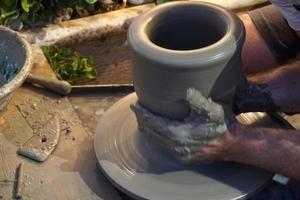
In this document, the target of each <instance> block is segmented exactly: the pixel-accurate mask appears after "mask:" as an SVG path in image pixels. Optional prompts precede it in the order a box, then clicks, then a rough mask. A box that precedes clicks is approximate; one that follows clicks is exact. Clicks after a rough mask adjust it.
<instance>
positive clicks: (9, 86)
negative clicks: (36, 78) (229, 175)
mask: <svg viewBox="0 0 300 200" xmlns="http://www.w3.org/2000/svg"><path fill="white" fill-rule="evenodd" d="M0 31H5V32H7V33H8V34H11V35H12V36H13V37H15V39H16V40H19V42H20V43H21V44H22V46H21V47H20V48H24V50H25V58H26V59H25V61H24V64H23V66H22V68H21V69H20V71H19V72H18V73H17V74H16V76H15V77H14V78H13V79H12V80H10V81H9V82H8V83H6V84H4V85H3V86H2V87H0V98H4V97H6V96H7V95H9V94H11V93H12V92H13V91H15V90H16V89H17V88H18V87H20V86H21V85H22V84H23V82H24V81H25V79H26V78H27V76H28V74H29V73H30V70H31V67H32V51H31V47H30V45H29V43H28V42H27V41H26V40H25V39H24V38H23V37H22V36H21V35H20V34H18V33H17V32H16V31H13V30H11V29H9V28H7V27H5V26H0Z"/></svg>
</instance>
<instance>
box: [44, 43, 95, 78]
mask: <svg viewBox="0 0 300 200" xmlns="http://www.w3.org/2000/svg"><path fill="white" fill-rule="evenodd" d="M42 50H43V52H44V54H45V56H46V58H47V60H48V62H49V63H50V65H51V67H52V69H53V71H54V72H55V73H56V75H57V76H58V78H59V79H62V80H65V81H68V82H69V83H74V82H75V81H76V80H78V79H79V78H80V77H82V76H85V77H86V78H88V79H90V80H93V79H96V76H97V73H96V70H95V69H94V67H93V58H92V57H86V58H85V57H83V56H82V55H81V54H79V53H78V52H72V51H71V50H70V49H68V48H63V47H58V46H56V45H52V46H43V47H42Z"/></svg>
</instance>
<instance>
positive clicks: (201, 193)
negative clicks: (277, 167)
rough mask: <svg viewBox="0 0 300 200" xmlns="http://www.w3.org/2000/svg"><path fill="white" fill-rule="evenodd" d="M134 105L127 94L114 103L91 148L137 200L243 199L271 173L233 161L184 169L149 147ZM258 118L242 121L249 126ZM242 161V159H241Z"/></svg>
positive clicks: (107, 172) (133, 98)
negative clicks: (139, 127) (138, 121)
mask: <svg viewBox="0 0 300 200" xmlns="http://www.w3.org/2000/svg"><path fill="white" fill-rule="evenodd" d="M136 100H137V97H136V95H135V94H134V93H133V94H130V95H128V96H126V97H124V98H123V99H121V100H120V101H118V102H117V103H116V104H114V105H113V106H112V107H111V108H110V109H109V110H108V111H107V112H106V113H105V114H104V116H103V118H102V119H101V121H100V123H99V124H98V126H97V129H96V132H95V134H96V135H95V139H94V147H95V151H96V155H97V159H98V161H99V164H100V167H101V169H102V171H103V173H104V174H105V176H106V177H107V178H108V179H109V180H110V181H111V182H112V183H113V184H114V185H115V186H116V187H117V188H119V189H120V190H122V191H123V192H125V193H126V194H128V195H129V196H131V197H133V198H135V199H151V200H160V199H161V200H176V199H178V200H182V199H184V200H202V199H203V200H226V199H228V200H229V199H230V200H231V199H240V198H245V197H246V196H249V195H251V194H253V193H254V192H256V191H258V190H259V189H260V188H261V187H262V186H263V185H264V184H265V183H266V182H267V181H268V180H270V178H271V177H272V173H270V172H267V171H265V170H262V169H258V168H254V167H250V166H245V165H240V164H236V163H232V162H214V163H204V162H199V163H197V164H194V165H191V166H186V165H181V164H179V163H177V162H176V161H174V160H173V159H172V158H170V157H168V156H166V155H163V154H161V153H160V152H159V151H157V150H155V149H153V148H152V147H151V146H149V145H148V144H147V141H145V140H144V139H143V138H142V137H140V135H141V134H140V133H139V131H138V129H137V122H136V118H135V115H134V113H133V112H132V111H131V110H130V107H129V105H130V104H131V103H134V102H135V101H136ZM262 118H263V117H262V114H252V115H251V116H242V121H244V122H246V123H248V124H249V123H253V122H257V121H260V120H261V121H264V122H263V123H270V120H269V119H267V120H266V119H262ZM245 156H246V155H245Z"/></svg>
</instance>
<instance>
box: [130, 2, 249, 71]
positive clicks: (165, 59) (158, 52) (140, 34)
mask: <svg viewBox="0 0 300 200" xmlns="http://www.w3.org/2000/svg"><path fill="white" fill-rule="evenodd" d="M183 5H195V6H206V7H209V8H211V9H214V10H216V11H218V12H219V13H220V14H222V15H223V16H224V20H225V21H227V22H228V23H227V27H226V29H227V30H226V31H225V33H224V35H223V36H222V38H221V39H219V40H218V41H217V42H215V43H213V44H211V45H209V46H206V47H203V48H198V49H191V50H173V49H167V48H163V47H160V46H158V45H156V44H155V43H153V42H152V41H151V40H150V39H149V37H148V35H147V33H146V31H145V30H146V27H147V25H148V24H149V23H150V22H151V20H152V19H153V18H154V17H155V16H157V15H159V12H158V10H169V9H172V8H174V7H180V6H183ZM244 39H245V28H244V25H243V24H242V22H241V20H240V19H239V18H238V17H237V16H235V15H234V14H232V13H231V12H230V11H228V10H226V9H225V8H223V7H221V6H219V5H215V4H212V3H207V2H200V1H175V2H169V3H164V4H162V5H159V6H157V7H155V8H153V9H151V10H149V11H147V12H146V13H144V14H142V15H141V16H140V17H138V18H137V19H135V20H134V21H133V23H132V24H131V26H130V28H129V31H128V42H129V44H130V46H131V48H132V49H133V50H134V52H135V53H137V54H139V55H141V56H143V57H146V58H149V59H151V60H153V61H156V62H159V63H163V64H165V65H164V66H166V67H172V68H183V67H184V68H196V67H197V68H198V67H200V66H202V67H206V66H210V65H212V64H216V63H220V62H223V61H224V60H226V59H228V58H230V57H232V55H233V54H234V53H235V52H236V49H237V48H240V47H239V46H238V45H239V43H240V44H242V43H243V42H244ZM240 41H241V42H240Z"/></svg>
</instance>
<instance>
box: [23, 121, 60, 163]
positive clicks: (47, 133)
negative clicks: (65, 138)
mask: <svg viewBox="0 0 300 200" xmlns="http://www.w3.org/2000/svg"><path fill="white" fill-rule="evenodd" d="M59 133H60V124H59V119H58V117H57V116H54V117H52V118H51V119H50V120H49V121H48V122H47V123H46V124H45V125H44V126H43V127H42V128H41V129H40V130H39V132H38V133H36V134H34V135H33V136H32V137H31V138H30V139H29V140H28V141H26V142H25V143H24V144H23V145H22V146H21V147H20V148H19V149H18V151H17V153H18V154H19V155H22V156H25V157H28V158H30V159H33V160H36V161H39V162H43V161H45V160H46V159H47V158H48V157H49V155H50V154H51V153H52V151H53V150H54V149H55V147H56V145H57V143H58V140H59Z"/></svg>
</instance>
